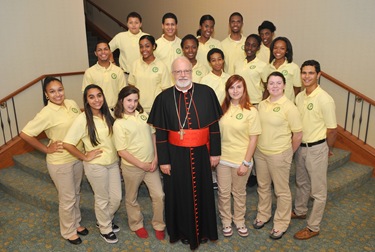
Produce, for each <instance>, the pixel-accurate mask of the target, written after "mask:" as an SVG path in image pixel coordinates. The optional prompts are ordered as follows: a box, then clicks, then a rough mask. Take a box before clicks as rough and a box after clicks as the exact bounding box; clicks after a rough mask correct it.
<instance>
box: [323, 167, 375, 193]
mask: <svg viewBox="0 0 375 252" xmlns="http://www.w3.org/2000/svg"><path fill="white" fill-rule="evenodd" d="M372 171H373V168H372V167H370V166H366V165H361V164H358V163H354V162H351V161H349V162H347V163H345V164H344V165H342V166H341V167H339V168H337V169H335V170H333V171H331V172H329V173H328V177H327V184H328V199H333V198H335V197H339V196H344V195H345V194H346V193H348V192H349V191H351V190H353V189H354V188H357V187H360V186H361V185H363V184H364V183H366V182H367V181H368V180H370V179H371V177H372Z"/></svg>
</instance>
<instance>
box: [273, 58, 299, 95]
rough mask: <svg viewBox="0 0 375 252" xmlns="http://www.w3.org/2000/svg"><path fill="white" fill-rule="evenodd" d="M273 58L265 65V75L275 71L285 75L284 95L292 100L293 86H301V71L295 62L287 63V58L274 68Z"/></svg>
mask: <svg viewBox="0 0 375 252" xmlns="http://www.w3.org/2000/svg"><path fill="white" fill-rule="evenodd" d="M274 61H275V60H273V61H272V62H271V63H270V64H268V65H267V70H266V72H267V76H268V75H269V74H270V73H272V72H275V71H278V72H280V73H282V74H283V75H284V77H285V80H286V83H285V96H286V97H287V98H288V99H289V100H291V101H292V102H294V98H295V95H294V88H293V87H301V85H302V81H301V71H300V69H299V67H298V65H297V64H296V63H293V62H291V63H288V61H287V60H285V62H284V63H283V64H282V65H281V66H280V67H279V68H278V69H276V68H275V67H274V65H273V62H274Z"/></svg>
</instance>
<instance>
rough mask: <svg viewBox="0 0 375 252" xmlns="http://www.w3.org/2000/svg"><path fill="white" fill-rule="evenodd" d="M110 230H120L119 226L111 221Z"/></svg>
mask: <svg viewBox="0 0 375 252" xmlns="http://www.w3.org/2000/svg"><path fill="white" fill-rule="evenodd" d="M112 230H113V232H115V233H117V232H119V231H120V227H119V226H117V225H116V224H115V223H113V222H112Z"/></svg>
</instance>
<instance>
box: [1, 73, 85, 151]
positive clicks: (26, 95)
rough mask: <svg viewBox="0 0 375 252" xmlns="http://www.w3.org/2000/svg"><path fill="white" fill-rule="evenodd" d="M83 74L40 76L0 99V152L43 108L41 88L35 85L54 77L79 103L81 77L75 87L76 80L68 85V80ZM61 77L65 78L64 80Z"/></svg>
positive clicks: (70, 96)
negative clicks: (47, 77) (46, 78)
mask: <svg viewBox="0 0 375 252" xmlns="http://www.w3.org/2000/svg"><path fill="white" fill-rule="evenodd" d="M83 74H84V72H71V73H55V74H46V75H42V76H40V77H38V78H36V79H34V80H32V81H31V82H29V83H27V84H26V85H24V86H23V87H21V88H20V89H18V90H16V91H14V92H13V93H11V94H9V95H8V96H6V97H4V98H2V99H0V127H1V128H0V130H1V132H0V134H1V138H0V150H1V149H2V148H3V147H5V146H6V145H7V144H8V142H9V141H11V140H12V139H13V138H14V137H16V136H18V135H19V133H20V129H21V128H22V127H23V126H24V125H25V123H26V122H27V121H29V120H30V119H31V118H32V117H34V116H35V114H36V113H37V112H39V111H40V109H41V108H42V107H43V101H42V95H43V93H42V88H41V86H39V85H36V84H38V83H40V84H42V81H43V79H44V78H45V77H46V76H55V77H57V78H59V79H60V80H61V81H62V82H63V83H64V88H65V90H66V92H69V93H70V94H71V95H69V98H72V97H75V100H76V101H77V102H79V101H80V100H82V98H81V96H82V95H81V90H80V88H81V83H82V81H81V78H82V77H81V76H79V77H78V78H79V79H80V80H79V83H80V84H79V85H77V81H76V80H74V81H71V83H70V82H69V81H68V79H69V78H72V76H78V75H83ZM63 77H65V78H64V80H63ZM65 82H67V83H65ZM78 104H79V103H78Z"/></svg>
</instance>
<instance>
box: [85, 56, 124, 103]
mask: <svg viewBox="0 0 375 252" xmlns="http://www.w3.org/2000/svg"><path fill="white" fill-rule="evenodd" d="M90 84H96V85H98V86H100V87H101V88H102V89H103V92H104V95H105V99H106V101H107V104H108V107H109V108H114V107H115V106H116V103H117V98H118V93H119V92H120V91H121V89H122V88H123V87H125V86H126V80H125V75H124V72H123V71H122V69H121V68H119V67H118V66H116V65H113V64H112V63H110V65H109V67H108V68H105V67H102V66H101V65H99V64H98V63H96V64H95V65H93V66H92V67H90V68H89V69H87V70H86V71H85V74H84V75H83V82H82V92H83V90H84V89H85V87H87V86H88V85H90Z"/></svg>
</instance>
